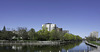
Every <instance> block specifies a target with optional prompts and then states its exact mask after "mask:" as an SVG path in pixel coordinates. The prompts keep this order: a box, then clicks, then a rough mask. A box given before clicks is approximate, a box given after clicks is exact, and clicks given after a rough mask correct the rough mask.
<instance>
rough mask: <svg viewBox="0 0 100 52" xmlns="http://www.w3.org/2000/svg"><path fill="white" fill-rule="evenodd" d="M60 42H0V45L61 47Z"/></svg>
mask: <svg viewBox="0 0 100 52" xmlns="http://www.w3.org/2000/svg"><path fill="white" fill-rule="evenodd" d="M60 43H61V42H60V41H0V45H59V44H60Z"/></svg>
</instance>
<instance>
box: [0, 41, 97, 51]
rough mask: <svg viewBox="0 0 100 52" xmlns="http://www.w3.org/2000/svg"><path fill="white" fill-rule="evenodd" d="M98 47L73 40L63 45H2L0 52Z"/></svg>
mask: <svg viewBox="0 0 100 52" xmlns="http://www.w3.org/2000/svg"><path fill="white" fill-rule="evenodd" d="M94 49H96V48H94V47H91V46H88V45H86V44H85V43H84V41H83V42H71V43H67V44H61V45H41V46H35V45H0V52H88V51H91V50H94Z"/></svg>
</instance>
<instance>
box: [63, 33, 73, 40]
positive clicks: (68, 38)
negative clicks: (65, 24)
mask: <svg viewBox="0 0 100 52" xmlns="http://www.w3.org/2000/svg"><path fill="white" fill-rule="evenodd" d="M64 39H65V40H72V39H73V36H72V35H71V34H69V33H66V34H65V35H64Z"/></svg>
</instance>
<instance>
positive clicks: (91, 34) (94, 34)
mask: <svg viewBox="0 0 100 52" xmlns="http://www.w3.org/2000/svg"><path fill="white" fill-rule="evenodd" d="M90 37H95V38H98V32H96V31H93V32H91V33H90Z"/></svg>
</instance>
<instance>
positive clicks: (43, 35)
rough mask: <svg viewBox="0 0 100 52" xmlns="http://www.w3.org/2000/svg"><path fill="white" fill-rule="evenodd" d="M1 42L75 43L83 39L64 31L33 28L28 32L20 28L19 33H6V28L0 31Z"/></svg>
mask: <svg viewBox="0 0 100 52" xmlns="http://www.w3.org/2000/svg"><path fill="white" fill-rule="evenodd" d="M0 40H40V41H42V40H43V41H44V40H45V41H46V40H66V41H74V40H82V38H81V37H80V36H78V35H73V34H69V33H65V32H63V31H56V30H52V31H48V30H47V29H44V28H42V29H41V30H39V31H37V32H36V31H35V29H33V28H31V29H30V30H29V31H27V28H23V27H18V29H17V31H6V28H5V26H4V28H3V30H2V31H0Z"/></svg>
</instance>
